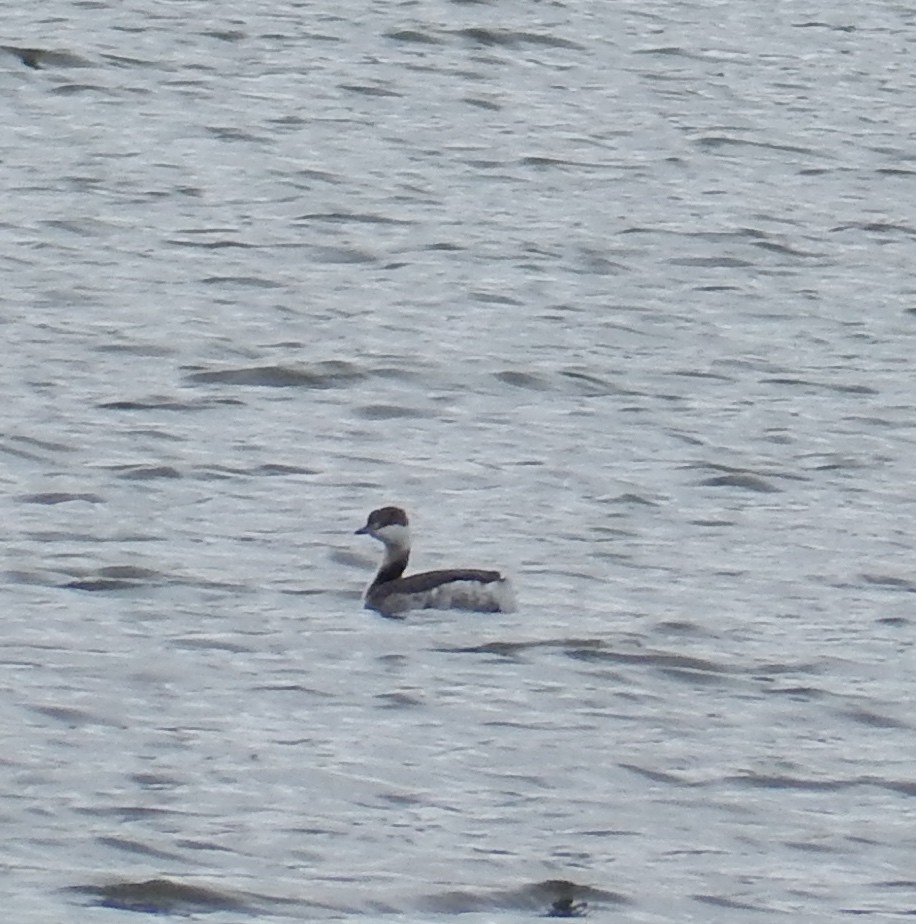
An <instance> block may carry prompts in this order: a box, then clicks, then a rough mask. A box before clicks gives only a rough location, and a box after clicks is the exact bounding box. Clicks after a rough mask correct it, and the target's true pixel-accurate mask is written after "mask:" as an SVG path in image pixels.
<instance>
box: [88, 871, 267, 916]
mask: <svg viewBox="0 0 916 924" xmlns="http://www.w3.org/2000/svg"><path fill="white" fill-rule="evenodd" d="M70 891H72V892H78V893H82V894H83V895H87V896H89V897H91V898H92V899H94V900H95V901H94V903H95V904H98V905H100V906H101V907H103V908H117V909H120V910H122V911H137V912H142V913H144V914H194V913H198V912H206V911H233V912H236V913H242V912H247V913H252V912H253V911H254V910H255V909H254V908H253V907H252V906H251V904H249V903H248V902H246V901H244V900H243V899H242V898H240V897H239V896H235V895H232V894H230V893H229V892H225V891H221V890H217V889H212V888H207V887H204V886H196V885H187V884H185V883H181V882H173V881H172V880H170V879H148V880H146V881H143V882H118V883H112V884H109V885H85V886H72V887H71V889H70Z"/></svg>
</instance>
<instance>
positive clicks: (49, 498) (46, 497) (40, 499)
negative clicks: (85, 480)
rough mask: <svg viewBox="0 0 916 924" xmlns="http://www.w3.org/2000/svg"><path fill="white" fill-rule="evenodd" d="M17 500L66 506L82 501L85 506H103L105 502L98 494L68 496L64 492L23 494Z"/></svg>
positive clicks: (25, 502) (26, 502)
mask: <svg viewBox="0 0 916 924" xmlns="http://www.w3.org/2000/svg"><path fill="white" fill-rule="evenodd" d="M18 500H20V501H21V502H22V503H24V504H47V505H48V506H54V505H56V504H68V503H70V502H71V501H84V502H85V503H87V504H103V503H104V502H105V501H104V499H103V498H101V497H99V495H98V494H89V493H81V494H69V493H68V492H66V491H48V492H47V493H45V494H23V495H21V496H20V497H19V498H18Z"/></svg>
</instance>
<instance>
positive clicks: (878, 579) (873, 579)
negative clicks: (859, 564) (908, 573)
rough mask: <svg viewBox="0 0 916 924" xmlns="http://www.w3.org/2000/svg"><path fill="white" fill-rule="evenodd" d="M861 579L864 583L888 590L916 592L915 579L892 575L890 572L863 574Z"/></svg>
mask: <svg viewBox="0 0 916 924" xmlns="http://www.w3.org/2000/svg"><path fill="white" fill-rule="evenodd" d="M862 580H863V581H865V583H866V584H873V585H875V586H877V587H884V588H887V589H888V590H899V591H903V592H905V593H910V594H911V593H916V581H913V580H912V579H911V578H900V577H894V576H893V575H890V574H867V573H866V574H863V575H862Z"/></svg>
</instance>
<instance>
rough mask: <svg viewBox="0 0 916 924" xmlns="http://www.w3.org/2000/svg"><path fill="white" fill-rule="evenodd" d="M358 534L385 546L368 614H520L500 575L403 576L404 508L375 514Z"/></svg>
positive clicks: (465, 570) (462, 571)
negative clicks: (460, 611)
mask: <svg viewBox="0 0 916 924" xmlns="http://www.w3.org/2000/svg"><path fill="white" fill-rule="evenodd" d="M356 535H358V536H362V535H365V536H372V538H373V539H378V541H379V542H381V543H382V544H383V545H384V546H385V556H384V558H383V559H382V565H381V567H380V568H379V569H378V574H377V575H376V576H375V580H374V581H373V582H372V583H371V584H370V585H369V589H368V590H367V591H366V609H369V610H375V611H376V612H378V613H381V614H382V615H383V616H398V615H400V614H401V613H405V612H407V610H422V609H441V610H449V609H452V610H477V611H478V612H482V613H511V612H512V611H513V610H514V609H515V598H514V595H513V593H512V585H511V584H510V583H509V581H508V579H507V578H504V577H503V576H502V575H501V574H500V573H499V572H498V571H477V570H475V569H468V568H458V569H449V570H447V571H424V572H423V573H422V574H411V575H409V576H408V577H401V575H402V574H403V573H404V569H405V568H406V567H407V559H408V558H409V557H410V528H409V527H408V525H407V514H406V513H404V511H403V510H401V508H400V507H381V508H380V509H378V510H373V511H372V513H370V514H369V519H368V520H367V521H366V525H365V526H363V527H362V529H358V530H356Z"/></svg>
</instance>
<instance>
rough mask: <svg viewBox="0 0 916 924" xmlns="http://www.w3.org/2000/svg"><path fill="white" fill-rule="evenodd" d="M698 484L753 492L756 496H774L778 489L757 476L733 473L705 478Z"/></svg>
mask: <svg viewBox="0 0 916 924" xmlns="http://www.w3.org/2000/svg"><path fill="white" fill-rule="evenodd" d="M700 484H702V485H705V486H706V487H710V488H741V489H742V490H744V491H755V492H756V493H758V494H776V493H779V488H777V487H776V486H775V485H774V484H771V483H770V482H769V481H766V480H764V479H763V478H761V477H759V476H758V475H748V474H742V473H738V472H735V473H733V474H730V475H713V476H712V477H711V478H705V479H703V481H701V482H700Z"/></svg>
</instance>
